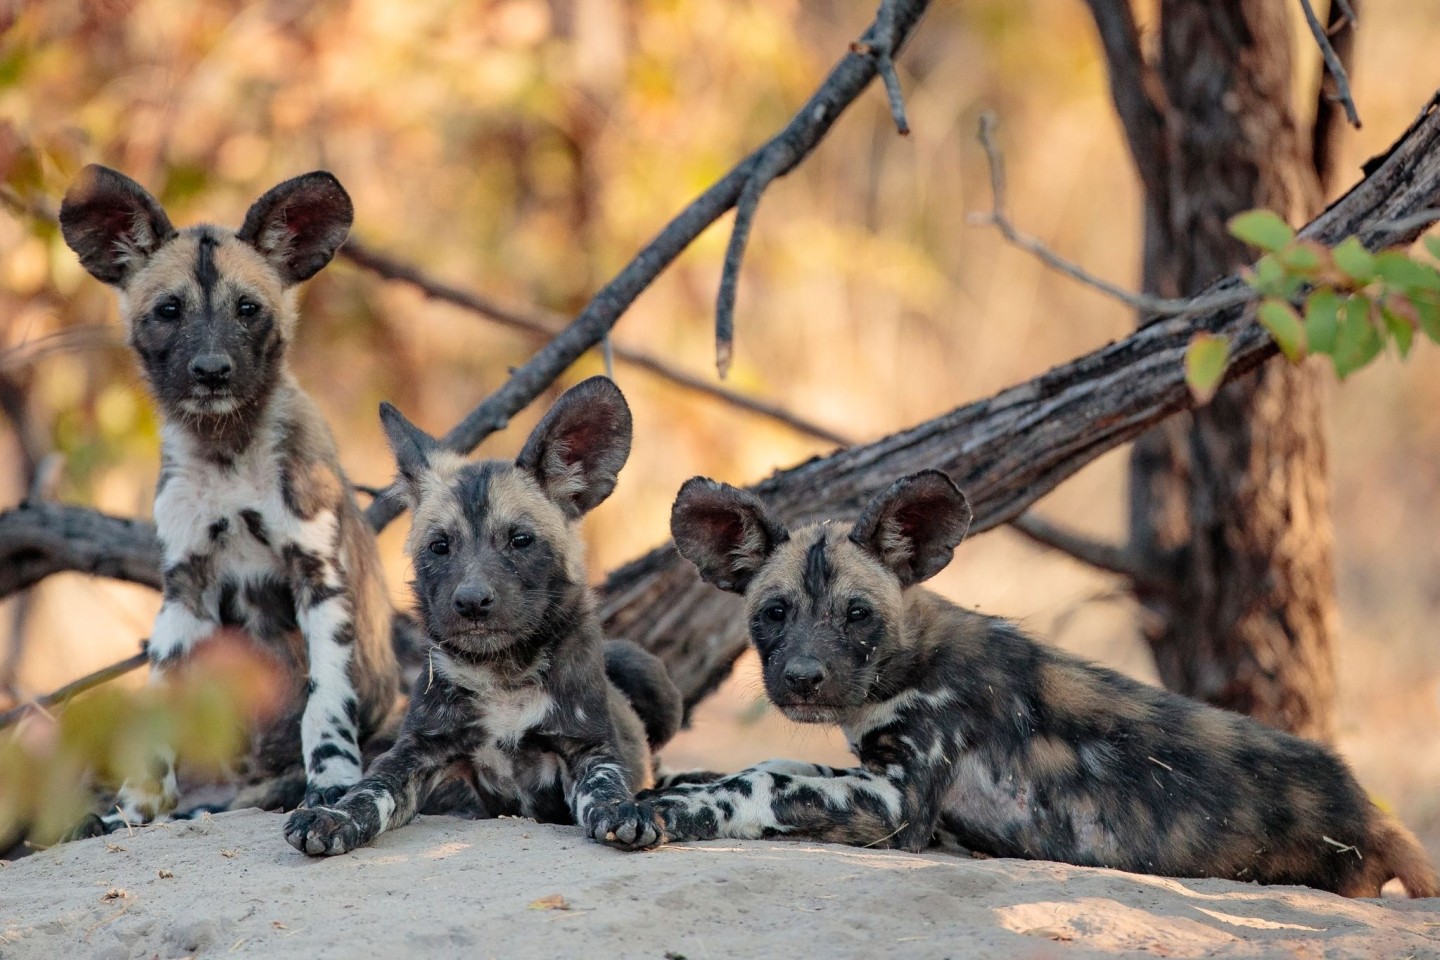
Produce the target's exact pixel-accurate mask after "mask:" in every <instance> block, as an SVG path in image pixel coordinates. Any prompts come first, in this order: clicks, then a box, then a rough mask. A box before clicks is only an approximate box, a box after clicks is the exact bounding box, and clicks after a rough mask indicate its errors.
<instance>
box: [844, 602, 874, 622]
mask: <svg viewBox="0 0 1440 960" xmlns="http://www.w3.org/2000/svg"><path fill="white" fill-rule="evenodd" d="M845 619H846V620H849V621H850V622H851V623H864V622H865V621H866V620H869V619H870V608H869V607H867V606H865V604H863V603H852V604H850V609H849V610H847V611H845Z"/></svg>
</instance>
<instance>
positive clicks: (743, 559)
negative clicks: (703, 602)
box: [670, 477, 790, 593]
mask: <svg viewBox="0 0 1440 960" xmlns="http://www.w3.org/2000/svg"><path fill="white" fill-rule="evenodd" d="M670 535H671V536H672V537H674V538H675V549H676V550H678V551H679V552H680V556H682V557H684V558H685V559H686V560H688V561H690V562H691V563H693V564H694V565H695V568H696V569H697V570H699V571H700V577H701V578H702V579H703V580H705V582H706V583H710V584H713V585H714V586H717V587H719V588H720V589H721V590H728V591H730V592H731V593H744V592H745V589H746V587H748V586H749V585H750V581H751V579H752V578H753V577H754V576H755V574H756V573H757V572H758V571H759V570H760V568H761V567H763V566H764V565H765V561H766V560H768V559H769V558H770V554H771V553H773V552H774V551H775V548H776V547H778V546H780V544H782V543H784V542H785V541H786V540H789V539H790V534H789V532H788V531H787V530H786V529H785V527H784V525H782V524H781V523H780V522H779V521H777V520H775V519H774V518H772V517H771V516H770V514H769V512H768V511H767V510H766V509H765V504H764V503H762V502H761V500H760V498H759V497H757V496H755V494H753V493H751V492H749V491H748V490H741V489H739V488H738V487H732V486H730V485H729V484H728V483H720V482H718V481H715V480H711V479H709V478H708V477H691V478H690V479H689V480H686V481H685V484H684V486H682V487H681V488H680V492H679V493H678V494H677V495H676V497H675V505H674V506H673V507H671V509H670Z"/></svg>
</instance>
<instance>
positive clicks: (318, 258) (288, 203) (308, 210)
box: [236, 170, 355, 286]
mask: <svg viewBox="0 0 1440 960" xmlns="http://www.w3.org/2000/svg"><path fill="white" fill-rule="evenodd" d="M354 219H355V208H354V206H353V205H352V204H351V202H350V195H349V194H348V193H346V192H345V188H344V187H342V186H340V181H339V180H336V179H335V176H334V175H333V174H331V173H328V172H326V171H324V170H317V171H315V172H314V173H306V174H302V175H300V176H298V177H294V178H293V179H290V180H286V181H285V182H284V183H281V184H278V185H276V186H274V187H271V188H270V189H269V190H268V191H266V193H265V195H264V196H262V197H261V198H260V199H259V200H256V201H255V203H254V204H252V205H251V207H250V210H249V212H248V213H246V214H245V222H244V223H243V224H242V225H241V226H240V230H239V232H238V233H237V234H236V236H237V237H239V238H240V239H241V240H243V241H244V242H245V243H248V244H250V245H251V246H252V247H254V248H255V249H256V250H258V251H259V252H260V255H261V256H263V257H264V258H265V259H266V260H269V261H270V263H271V264H272V265H273V266H274V267H275V269H276V270H278V271H279V272H280V276H281V279H283V280H284V282H285V284H286V286H289V285H291V284H295V283H300V282H301V281H302V280H309V279H310V278H311V277H313V276H314V275H315V274H317V273H319V272H320V270H321V269H322V268H323V267H324V266H325V265H326V264H327V263H329V262H330V260H331V258H333V257H334V256H335V251H336V250H339V249H340V245H341V244H342V243H344V242H345V238H346V237H347V236H349V234H350V224H351V223H352V222H353V221H354Z"/></svg>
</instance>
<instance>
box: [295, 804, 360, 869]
mask: <svg viewBox="0 0 1440 960" xmlns="http://www.w3.org/2000/svg"><path fill="white" fill-rule="evenodd" d="M285 840H286V842H287V843H289V844H290V846H292V847H294V848H295V849H296V850H299V851H300V852H301V853H308V854H309V855H310V856H312V857H332V856H334V855H335V854H337V853H345V852H346V851H349V850H354V849H355V848H356V847H358V846H360V845H361V838H360V825H359V824H357V823H356V822H355V821H354V819H352V818H351V816H350V815H349V814H347V813H344V812H343V811H340V810H335V809H326V808H322V809H318V810H296V811H295V812H294V813H292V814H290V818H289V819H288V820H286V821H285Z"/></svg>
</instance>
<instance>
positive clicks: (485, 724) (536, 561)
mask: <svg viewBox="0 0 1440 960" xmlns="http://www.w3.org/2000/svg"><path fill="white" fill-rule="evenodd" d="M381 419H382V420H383V422H384V425H385V431H386V433H387V435H388V436H389V438H390V445H391V448H392V449H393V450H394V452H395V459H396V461H397V463H398V465H399V471H400V479H401V483H402V486H403V487H404V488H405V490H406V492H407V496H408V497H409V500H410V504H411V506H412V508H413V509H414V520H413V523H412V526H411V529H410V537H409V541H408V544H407V549H408V552H409V554H410V558H411V561H412V562H413V564H414V568H415V583H414V587H415V596H416V600H417V606H418V611H419V613H420V617H421V619H422V621H423V623H424V626H425V631H426V633H427V634H428V636H429V639H430V642H431V644H432V647H431V654H430V658H431V663H432V664H433V671H429V672H427V673H425V674H422V675H421V677H420V678H419V679H418V681H417V682H416V685H415V689H414V692H413V694H412V695H411V699H410V707H409V711H408V712H407V713H406V715H405V720H404V723H403V725H402V727H401V731H400V735H399V738H398V740H397V741H396V743H395V746H394V747H393V748H391V749H390V750H389V751H388V752H387V753H385V754H384V755H383V756H381V757H380V758H379V759H378V760H376V762H375V763H374V765H373V766H372V767H371V768H370V769H369V770H368V771H367V773H366V776H365V779H364V780H363V781H361V782H360V783H359V784H358V785H357V786H356V787H355V788H354V789H352V790H351V791H350V792H349V793H347V794H346V795H345V796H344V797H343V798H342V799H341V800H340V801H339V802H338V803H336V804H334V805H332V806H326V807H322V808H319V809H313V810H300V811H296V812H295V813H294V814H293V815H291V817H290V820H289V822H288V823H286V825H285V837H286V839H287V840H288V841H289V842H290V843H291V845H293V846H294V847H295V848H296V849H298V850H303V851H304V852H306V853H308V854H312V855H322V854H336V853H344V852H346V851H348V850H353V849H355V848H356V847H360V846H364V845H365V844H368V843H369V842H370V841H372V840H374V839H375V837H376V836H377V835H379V834H380V833H381V832H383V831H385V830H392V829H394V828H396V827H400V826H403V825H404V824H406V823H408V822H409V821H410V820H411V819H412V818H413V817H414V815H415V812H416V804H417V800H418V798H420V797H422V796H424V794H425V793H426V791H427V790H428V789H430V788H431V787H432V786H434V785H436V784H438V783H440V782H441V781H443V780H444V779H445V778H446V777H448V776H452V775H459V776H461V777H463V778H465V779H466V780H468V781H469V782H470V783H471V784H472V785H473V786H474V788H475V789H476V791H477V792H478V794H479V796H480V798H481V801H482V803H483V805H484V807H485V809H486V810H487V811H488V812H489V813H490V814H491V815H501V814H517V815H522V816H527V817H533V818H534V819H536V820H540V821H543V822H550V823H578V824H579V825H580V826H581V827H582V828H583V829H584V831H585V833H586V835H587V836H590V837H593V838H595V839H596V840H601V841H604V842H608V843H612V844H616V845H618V846H623V847H648V846H652V845H654V844H656V843H658V842H660V840H661V839H663V835H662V834H661V832H660V825H659V821H658V820H657V818H656V817H655V814H654V812H653V810H651V808H650V807H649V805H647V804H643V803H636V802H635V798H634V791H635V790H636V789H639V788H642V787H645V786H647V785H648V784H649V782H650V772H651V764H650V754H649V750H648V749H647V731H648V742H649V746H650V747H659V746H660V745H661V744H662V743H664V742H665V741H666V740H668V739H669V738H670V737H671V736H673V735H674V733H675V731H676V730H677V729H678V728H679V725H680V719H681V701H680V694H679V691H678V690H676V689H675V686H674V684H673V683H671V682H670V678H669V676H668V675H667V674H666V673H665V668H664V666H663V665H662V664H661V663H660V661H659V660H657V659H655V658H654V657H652V656H650V655H649V654H647V653H644V652H643V651H641V650H640V649H639V648H638V647H634V646H633V645H630V644H627V643H623V642H620V641H612V642H611V643H610V644H608V645H607V644H606V642H605V641H604V638H603V636H602V634H601V630H600V619H599V617H598V615H597V614H596V612H595V604H594V598H593V596H592V594H591V591H590V589H589V587H588V586H587V585H586V582H585V568H584V553H585V550H584V545H583V544H582V543H581V541H580V539H579V537H578V536H577V527H578V525H579V520H580V518H581V517H582V516H584V515H585V514H586V513H588V512H589V511H590V510H591V509H593V508H594V507H596V506H597V505H599V504H600V503H601V502H602V501H603V500H604V499H605V498H606V497H608V496H609V495H610V492H611V491H612V490H613V489H614V487H615V481H616V477H617V475H618V474H619V472H620V468H621V467H622V466H624V464H625V460H626V458H627V457H628V456H629V452H630V433H631V421H630V410H629V408H628V406H627V405H626V403H625V398H624V397H623V396H621V394H620V391H619V390H618V389H617V388H616V387H615V385H614V384H613V383H612V382H610V381H609V380H607V379H605V378H604V377H595V378H593V379H590V380H587V381H585V382H584V383H581V384H579V385H578V386H576V387H574V388H572V389H571V390H569V391H568V392H567V393H566V394H565V395H564V396H562V397H561V398H560V399H559V400H558V401H557V402H556V404H555V406H554V407H553V408H551V410H550V412H549V413H547V414H546V416H545V417H544V419H543V420H542V421H541V422H540V424H539V425H538V426H537V427H536V428H535V431H534V433H532V434H531V436H530V439H529V440H528V441H527V442H526V444H525V447H524V449H523V450H521V452H520V455H519V457H518V458H517V459H516V460H515V461H514V462H513V463H512V462H508V461H502V460H484V461H479V462H474V463H471V462H467V461H465V460H463V459H462V458H460V457H458V456H455V455H454V454H452V453H449V452H447V451H445V450H443V449H441V448H440V447H439V446H438V444H436V442H435V441H434V440H432V439H431V438H430V437H429V436H427V435H426V434H424V433H423V432H421V431H420V430H419V429H417V428H416V427H414V426H413V425H412V424H410V423H409V422H408V421H407V420H406V419H405V418H404V417H403V416H402V415H401V414H400V412H399V411H398V410H396V409H395V408H394V407H391V406H389V405H385V406H383V407H382V408H381ZM607 675H608V677H609V678H610V679H607ZM622 691H624V692H622ZM626 693H629V694H630V695H631V696H636V697H637V699H636V701H635V702H634V703H633V704H632V703H631V702H630V700H627V698H626ZM642 694H643V697H644V698H643V699H640V698H639V697H640V695H642ZM642 717H643V718H644V719H643V720H642Z"/></svg>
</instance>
